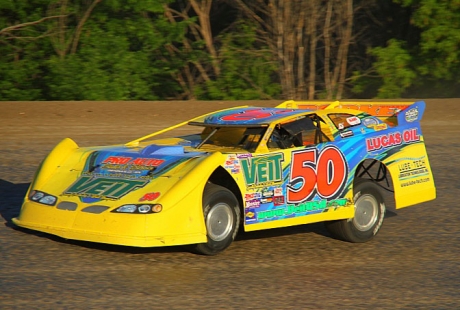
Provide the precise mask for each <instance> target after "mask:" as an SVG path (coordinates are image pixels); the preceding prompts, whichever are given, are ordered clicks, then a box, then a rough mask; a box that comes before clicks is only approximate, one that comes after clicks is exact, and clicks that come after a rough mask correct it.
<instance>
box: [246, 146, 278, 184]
mask: <svg viewBox="0 0 460 310" xmlns="http://www.w3.org/2000/svg"><path fill="white" fill-rule="evenodd" d="M240 162H241V163H240V164H241V168H242V170H243V175H244V179H245V181H246V185H247V187H252V186H259V185H262V184H265V183H271V182H281V181H282V175H283V173H282V172H283V169H282V166H281V163H282V162H283V153H278V154H274V155H270V156H258V157H249V158H241V159H240Z"/></svg>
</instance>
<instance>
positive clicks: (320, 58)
mask: <svg viewBox="0 0 460 310" xmlns="http://www.w3.org/2000/svg"><path fill="white" fill-rule="evenodd" d="M0 55H1V57H0V100H172V99H181V100H189V99H199V100H240V99H244V100H250V99H298V100H300V99H310V100H311V99H327V100H331V99H344V98H397V97H408V98H409V97H411V98H412V97H417V98H421V97H458V96H459V95H460V87H459V86H460V70H459V69H460V63H459V60H460V1H459V0H386V1H379V0H308V1H307V0H188V1H186V0H176V1H173V0H154V1H153V0H51V1H50V0H15V1H11V0H0Z"/></svg>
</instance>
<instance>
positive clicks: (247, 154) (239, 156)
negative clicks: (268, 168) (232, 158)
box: [236, 153, 252, 158]
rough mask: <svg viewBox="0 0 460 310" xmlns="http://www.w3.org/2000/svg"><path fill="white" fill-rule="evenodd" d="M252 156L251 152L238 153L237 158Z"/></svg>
mask: <svg viewBox="0 0 460 310" xmlns="http://www.w3.org/2000/svg"><path fill="white" fill-rule="evenodd" d="M248 157H252V154H251V153H246V154H236V158H248Z"/></svg>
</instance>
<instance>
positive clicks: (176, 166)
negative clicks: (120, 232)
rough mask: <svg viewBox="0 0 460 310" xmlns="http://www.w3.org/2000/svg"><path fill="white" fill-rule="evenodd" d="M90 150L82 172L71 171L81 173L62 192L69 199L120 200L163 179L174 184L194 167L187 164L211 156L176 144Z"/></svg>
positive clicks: (84, 200)
mask: <svg viewBox="0 0 460 310" xmlns="http://www.w3.org/2000/svg"><path fill="white" fill-rule="evenodd" d="M87 151H89V154H88V155H86V156H85V163H84V165H83V166H80V167H81V169H71V170H74V171H76V170H78V171H79V175H78V177H77V179H76V180H75V181H74V182H73V183H72V184H67V185H66V187H65V189H64V190H63V192H62V195H65V196H68V195H70V196H74V195H75V196H79V197H80V200H81V201H83V202H86V203H92V202H95V201H99V200H101V199H115V200H117V199H120V198H122V197H124V196H125V195H127V194H128V193H130V192H132V191H135V190H137V189H140V188H143V187H145V186H146V185H147V184H148V183H151V182H154V180H155V179H157V178H159V177H167V181H166V180H164V181H161V182H160V183H162V186H166V183H167V184H170V185H172V183H173V182H175V181H177V180H175V179H177V178H180V176H181V175H183V174H186V173H187V172H188V171H189V169H192V168H193V166H194V165H186V164H185V163H187V162H188V161H190V160H192V159H194V158H198V157H206V156H208V155H209V154H208V153H205V152H186V151H185V150H184V147H183V146H176V145H174V146H162V145H161V146H160V145H148V146H145V147H136V148H132V147H126V146H116V147H107V148H96V149H95V148H91V149H88V150H87ZM74 164H75V163H74ZM77 165H78V164H77ZM80 165H81V164H80ZM67 171H68V170H67ZM174 180H175V181H174ZM155 183H156V184H157V185H158V184H159V183H158V182H155ZM162 186H161V187H162Z"/></svg>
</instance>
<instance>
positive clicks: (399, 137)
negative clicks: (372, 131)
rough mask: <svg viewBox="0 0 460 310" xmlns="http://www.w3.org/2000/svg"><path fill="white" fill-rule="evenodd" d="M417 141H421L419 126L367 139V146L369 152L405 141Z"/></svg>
mask: <svg viewBox="0 0 460 310" xmlns="http://www.w3.org/2000/svg"><path fill="white" fill-rule="evenodd" d="M417 141H420V136H419V134H418V133H417V128H411V129H406V130H404V131H403V132H399V131H396V132H391V133H388V134H385V135H380V136H377V137H373V138H369V139H366V147H367V151H368V152H373V151H378V150H380V149H384V148H389V147H392V146H396V145H400V144H402V143H403V142H404V143H412V142H417Z"/></svg>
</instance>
